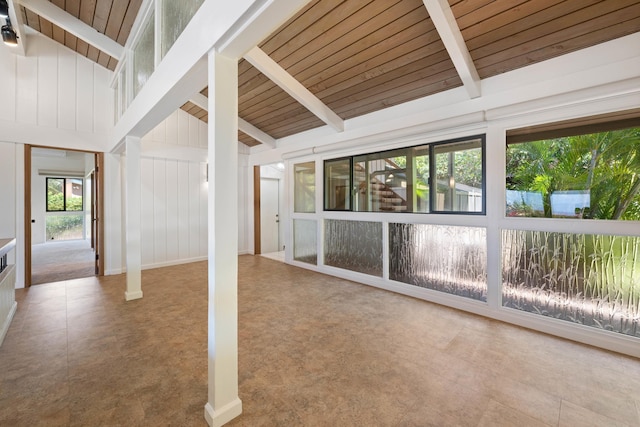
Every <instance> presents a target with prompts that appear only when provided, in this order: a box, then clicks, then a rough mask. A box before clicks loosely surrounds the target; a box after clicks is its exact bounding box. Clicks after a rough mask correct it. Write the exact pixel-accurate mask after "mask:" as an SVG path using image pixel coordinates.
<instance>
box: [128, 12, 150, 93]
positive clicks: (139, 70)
mask: <svg viewBox="0 0 640 427" xmlns="http://www.w3.org/2000/svg"><path fill="white" fill-rule="evenodd" d="M154 27H155V25H154V19H153V14H151V15H150V16H149V20H148V21H147V23H146V24H145V26H144V30H142V34H141V36H140V39H138V41H137V42H136V44H135V46H134V47H133V96H134V97H135V96H136V95H138V93H140V89H142V87H143V86H144V84H145V83H146V82H147V80H149V77H151V74H153V70H154V41H153V37H154V34H153V32H154Z"/></svg>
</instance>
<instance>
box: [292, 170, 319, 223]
mask: <svg viewBox="0 0 640 427" xmlns="http://www.w3.org/2000/svg"><path fill="white" fill-rule="evenodd" d="M293 179H294V194H293V202H294V212H315V211H316V163H315V162H306V163H298V164H297V165H295V166H294V167H293Z"/></svg>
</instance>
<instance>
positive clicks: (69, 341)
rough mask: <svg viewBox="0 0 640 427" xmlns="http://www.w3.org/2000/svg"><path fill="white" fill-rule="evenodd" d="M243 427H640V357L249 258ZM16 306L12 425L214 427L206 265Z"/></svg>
mask: <svg viewBox="0 0 640 427" xmlns="http://www.w3.org/2000/svg"><path fill="white" fill-rule="evenodd" d="M239 263H240V274H239V276H240V283H239V382H240V384H239V385H240V398H241V399H242V401H243V408H244V412H243V414H242V415H241V416H240V417H238V418H236V419H235V420H233V421H231V422H230V423H229V425H233V426H252V427H253V426H356V425H357V426H454V425H455V426H519V427H526V426H545V425H546V426H607V427H608V426H638V425H640V360H638V359H634V358H631V357H626V356H622V355H618V354H614V353H610V352H606V351H602V350H599V349H595V348H592V347H588V346H584V345H581V344H576V343H572V342H569V341H565V340H562V339H558V338H554V337H550V336H547V335H544V334H539V333H536V332H532V331H528V330H526V329H521V328H518V327H514V326H510V325H506V324H503V323H500V322H497V321H492V320H487V319H484V318H481V317H477V316H474V315H471V314H466V313H462V312H458V311H455V310H452V309H448V308H445V307H441V306H437V305H434V304H430V303H426V302H424V301H420V300H416V299H412V298H409V297H405V296H401V295H396V294H393V293H390V292H385V291H382V290H378V289H375V288H370V287H367V286H363V285H358V284H355V283H352V282H348V281H345V280H340V279H336V278H332V277H328V276H324V275H321V274H316V273H313V272H309V271H306V270H300V269H297V268H295V267H292V266H288V265H285V264H282V263H280V262H276V261H273V260H270V259H267V258H264V257H259V256H256V257H254V256H241V257H240V258H239ZM143 291H144V298H143V299H142V300H138V301H132V302H128V303H127V302H125V301H124V299H123V293H124V277H123V276H111V277H103V278H99V279H98V278H90V279H78V280H72V281H68V282H61V283H57V284H50V285H43V286H37V287H32V288H31V289H29V290H27V291H25V290H19V291H17V293H16V299H17V300H18V304H19V306H18V307H19V308H18V312H17V313H16V317H15V318H14V321H13V323H12V326H11V328H10V330H9V333H8V335H7V337H6V339H5V342H4V344H3V345H2V347H0V426H5V425H7V426H37V425H43V426H68V425H69V426H103V425H112V426H113V425H122V426H146V425H154V426H158V425H160V426H168V425H171V426H206V422H205V421H204V417H203V407H204V404H205V402H206V394H207V387H206V382H207V373H206V354H207V353H206V330H207V317H206V263H204V262H202V263H196V264H189V265H182V266H175V267H168V268H162V269H157V270H150V271H145V272H143Z"/></svg>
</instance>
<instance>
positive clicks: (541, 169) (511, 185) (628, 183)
mask: <svg viewBox="0 0 640 427" xmlns="http://www.w3.org/2000/svg"><path fill="white" fill-rule="evenodd" d="M571 132H572V131H571V130H568V131H566V132H565V133H568V134H569V135H568V136H557V137H553V138H549V139H537V138H536V139H533V140H529V141H523V142H519V141H517V142H511V143H509V142H508V146H507V171H506V172H507V182H506V191H507V197H506V200H507V207H506V213H507V215H508V216H524V217H527V216H538V217H547V218H594V219H615V220H619V219H626V220H639V219H640V127H633V128H626V129H620V130H608V131H605V132H597V133H583V134H580V133H571ZM574 132H575V131H574ZM536 136H538V135H533V137H534V138H535V137H536Z"/></svg>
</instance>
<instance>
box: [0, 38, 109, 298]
mask: <svg viewBox="0 0 640 427" xmlns="http://www.w3.org/2000/svg"><path fill="white" fill-rule="evenodd" d="M110 78H111V71H109V70H107V69H106V68H103V67H102V66H100V65H98V64H95V63H94V62H92V61H90V60H89V59H87V58H84V57H82V56H80V55H78V54H77V53H75V52H72V51H71V50H69V49H68V48H66V47H64V46H62V45H60V44H58V43H56V42H54V41H53V40H51V39H49V38H47V37H45V36H42V35H40V34H38V33H29V49H28V52H27V55H26V56H19V55H16V54H15V53H13V52H12V51H11V50H10V49H9V48H8V47H6V46H5V45H4V44H1V43H0V81H2V102H0V129H1V130H2V132H1V134H0V164H2V165H3V166H2V167H0V182H3V183H7V182H9V183H12V185H11V186H5V185H2V186H1V187H2V188H1V189H0V194H2V193H8V195H7V198H8V200H11V203H4V202H2V203H0V232H1V233H2V234H9V235H12V236H15V237H16V238H17V247H16V250H15V251H14V254H13V255H12V256H14V257H15V259H16V267H17V281H16V286H17V287H22V286H24V270H23V269H24V267H23V262H24V179H23V176H24V150H23V144H33V145H40V146H49V147H59V148H70V149H79V150H87V151H104V149H105V148H106V147H107V146H108V136H109V132H110V131H111V129H112V125H113V91H112V90H111V89H110V87H109V83H110ZM4 163H7V164H10V165H11V166H10V167H6V166H5V165H4ZM105 184H106V185H107V187H109V186H110V185H111V183H110V181H106V182H105Z"/></svg>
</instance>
